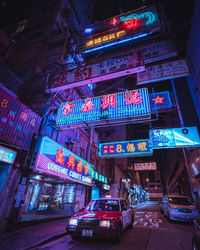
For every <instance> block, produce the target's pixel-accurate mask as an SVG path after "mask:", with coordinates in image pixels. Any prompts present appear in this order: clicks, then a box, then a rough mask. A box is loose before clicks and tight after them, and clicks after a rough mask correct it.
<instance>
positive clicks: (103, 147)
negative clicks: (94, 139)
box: [99, 139, 153, 157]
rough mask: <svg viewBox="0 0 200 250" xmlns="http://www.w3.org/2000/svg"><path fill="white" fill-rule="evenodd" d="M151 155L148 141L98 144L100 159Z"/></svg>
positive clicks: (151, 151)
mask: <svg viewBox="0 0 200 250" xmlns="http://www.w3.org/2000/svg"><path fill="white" fill-rule="evenodd" d="M152 154H153V150H152V148H151V145H150V140H148V139H144V140H135V141H123V142H113V143H100V144H99V156H100V157H134V156H135V157H137V156H148V155H152Z"/></svg>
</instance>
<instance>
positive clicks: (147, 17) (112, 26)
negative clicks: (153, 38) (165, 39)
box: [83, 7, 160, 53]
mask: <svg viewBox="0 0 200 250" xmlns="http://www.w3.org/2000/svg"><path fill="white" fill-rule="evenodd" d="M145 10H146V11H145ZM145 10H143V12H141V11H140V12H138V11H137V13H136V12H135V11H132V12H129V13H127V14H124V15H121V16H120V15H119V16H115V17H113V18H110V19H107V20H105V21H102V22H101V23H98V25H93V34H92V35H90V36H88V37H87V38H86V41H84V42H83V44H84V51H83V53H91V52H95V51H97V50H100V49H103V48H109V47H112V46H116V45H119V44H124V43H126V42H128V41H133V40H136V39H139V38H142V37H145V36H147V35H149V34H151V33H153V32H155V31H156V30H159V29H160V22H159V19H158V14H157V12H156V9H155V8H154V7H150V8H146V9H145Z"/></svg>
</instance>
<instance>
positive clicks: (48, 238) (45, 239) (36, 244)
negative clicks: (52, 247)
mask: <svg viewBox="0 0 200 250" xmlns="http://www.w3.org/2000/svg"><path fill="white" fill-rule="evenodd" d="M65 235H67V232H64V233H59V234H56V235H54V236H50V237H46V238H44V239H42V240H40V241H38V242H37V243H35V244H34V245H32V246H29V247H26V248H24V249H23V250H30V249H33V248H35V247H38V246H40V245H43V244H45V243H48V242H49V241H52V240H56V239H58V238H61V237H63V236H65Z"/></svg>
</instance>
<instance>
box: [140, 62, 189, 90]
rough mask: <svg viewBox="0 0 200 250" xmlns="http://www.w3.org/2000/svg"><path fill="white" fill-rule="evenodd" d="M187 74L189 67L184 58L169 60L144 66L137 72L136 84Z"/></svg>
mask: <svg viewBox="0 0 200 250" xmlns="http://www.w3.org/2000/svg"><path fill="white" fill-rule="evenodd" d="M187 75H189V68H188V66H187V63H186V61H185V60H176V61H170V62H167V63H161V64H158V65H152V66H148V67H146V68H145V71H143V72H139V73H137V85H140V84H145V83H151V82H157V81H161V80H167V79H172V78H177V77H183V76H187Z"/></svg>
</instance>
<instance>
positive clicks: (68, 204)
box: [23, 136, 94, 220]
mask: <svg viewBox="0 0 200 250" xmlns="http://www.w3.org/2000/svg"><path fill="white" fill-rule="evenodd" d="M31 166H32V173H31V175H30V180H29V185H28V190H27V194H26V199H25V204H24V213H25V214H24V215H23V217H24V220H26V218H27V217H28V216H27V214H30V213H35V214H53V215H68V216H70V215H72V214H74V213H76V212H78V211H79V209H81V208H82V207H84V206H85V202H86V200H85V198H86V197H87V196H88V194H87V192H89V186H92V179H93V178H92V175H93V172H94V171H93V167H94V166H93V165H92V164H90V163H89V162H87V161H85V160H84V159H82V158H80V157H79V156H77V155H75V154H74V153H72V152H71V151H69V150H67V149H66V148H65V147H63V146H61V145H60V144H58V143H56V142H54V141H53V140H51V139H50V138H48V137H46V136H45V137H42V138H40V139H39V140H38V142H37V144H36V148H35V154H34V156H33V159H32V162H31Z"/></svg>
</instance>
